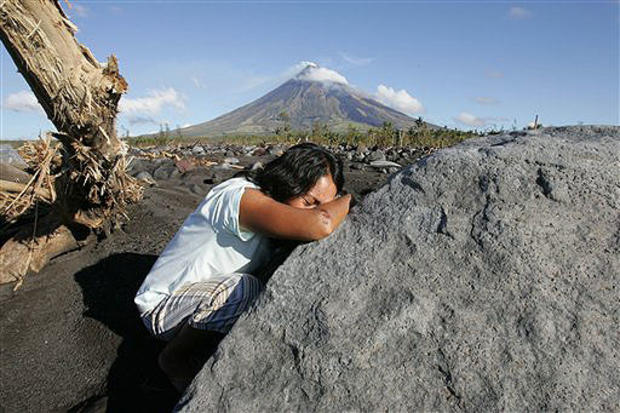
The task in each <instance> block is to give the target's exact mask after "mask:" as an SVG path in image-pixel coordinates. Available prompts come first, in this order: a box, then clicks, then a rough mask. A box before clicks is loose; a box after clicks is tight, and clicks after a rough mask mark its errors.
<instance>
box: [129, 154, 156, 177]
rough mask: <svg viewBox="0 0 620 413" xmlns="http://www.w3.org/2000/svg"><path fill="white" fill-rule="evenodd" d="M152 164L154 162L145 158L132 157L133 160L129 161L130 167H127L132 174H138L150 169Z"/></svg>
mask: <svg viewBox="0 0 620 413" xmlns="http://www.w3.org/2000/svg"><path fill="white" fill-rule="evenodd" d="M151 165H152V163H151V162H149V161H147V160H145V159H139V158H133V159H131V162H130V163H129V167H128V168H127V171H128V172H129V174H130V175H132V176H136V175H138V174H139V173H140V172H142V171H147V170H149V168H150V167H151Z"/></svg>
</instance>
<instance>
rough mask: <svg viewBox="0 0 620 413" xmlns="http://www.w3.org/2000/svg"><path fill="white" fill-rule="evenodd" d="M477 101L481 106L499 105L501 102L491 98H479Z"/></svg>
mask: <svg viewBox="0 0 620 413" xmlns="http://www.w3.org/2000/svg"><path fill="white" fill-rule="evenodd" d="M475 101H476V102H477V103H480V104H481V105H497V104H498V103H499V100H497V99H495V98H493V97H490V96H478V97H477V98H476V99H475Z"/></svg>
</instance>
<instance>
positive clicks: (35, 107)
mask: <svg viewBox="0 0 620 413" xmlns="http://www.w3.org/2000/svg"><path fill="white" fill-rule="evenodd" d="M2 107H3V108H4V109H7V110H10V111H13V112H35V113H40V114H44V112H43V108H42V107H41V105H40V104H39V102H38V101H37V98H36V97H35V96H34V93H32V92H30V91H28V90H22V91H19V92H17V93H12V94H10V95H8V96H7V97H6V98H5V99H4V102H3V103H2Z"/></svg>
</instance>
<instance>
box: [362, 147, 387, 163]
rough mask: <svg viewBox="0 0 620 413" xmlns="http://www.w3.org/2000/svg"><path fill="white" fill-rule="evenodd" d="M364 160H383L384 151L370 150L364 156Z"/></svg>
mask: <svg viewBox="0 0 620 413" xmlns="http://www.w3.org/2000/svg"><path fill="white" fill-rule="evenodd" d="M366 161H368V162H372V161H385V153H383V151H382V150H380V149H377V150H376V151H372V152H370V153H369V154H368V156H367V157H366Z"/></svg>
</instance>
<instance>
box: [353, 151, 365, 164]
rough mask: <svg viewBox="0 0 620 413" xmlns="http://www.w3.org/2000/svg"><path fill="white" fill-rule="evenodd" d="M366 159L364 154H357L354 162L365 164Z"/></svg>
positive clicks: (354, 156)
mask: <svg viewBox="0 0 620 413" xmlns="http://www.w3.org/2000/svg"><path fill="white" fill-rule="evenodd" d="M364 158H366V156H365V155H364V153H363V152H355V154H354V155H353V161H355V162H363V161H364Z"/></svg>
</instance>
